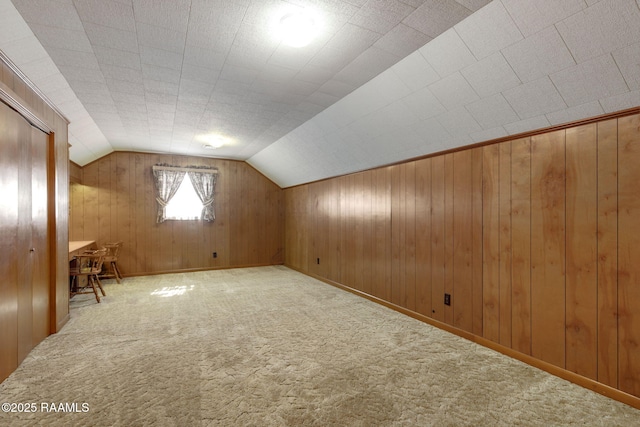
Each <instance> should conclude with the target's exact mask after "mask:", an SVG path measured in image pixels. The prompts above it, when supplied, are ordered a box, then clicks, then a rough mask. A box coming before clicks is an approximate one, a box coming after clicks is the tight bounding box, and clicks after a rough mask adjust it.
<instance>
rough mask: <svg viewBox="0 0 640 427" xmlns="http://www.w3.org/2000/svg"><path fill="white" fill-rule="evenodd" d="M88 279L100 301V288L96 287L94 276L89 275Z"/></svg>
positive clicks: (97, 299)
mask: <svg viewBox="0 0 640 427" xmlns="http://www.w3.org/2000/svg"><path fill="white" fill-rule="evenodd" d="M87 280H89V284H90V285H91V287H92V288H93V293H94V294H95V295H96V301H98V302H100V295H98V289H97V288H96V281H95V280H94V279H93V276H89V277H88V278H87Z"/></svg>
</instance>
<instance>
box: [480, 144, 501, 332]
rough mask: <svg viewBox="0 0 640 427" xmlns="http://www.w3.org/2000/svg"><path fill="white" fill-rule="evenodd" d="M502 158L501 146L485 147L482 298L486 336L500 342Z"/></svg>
mask: <svg viewBox="0 0 640 427" xmlns="http://www.w3.org/2000/svg"><path fill="white" fill-rule="evenodd" d="M499 160H500V155H499V147H498V146H497V145H490V146H487V147H484V148H483V163H482V200H483V202H482V227H483V231H482V239H483V243H482V289H483V292H482V298H483V328H482V330H483V333H484V337H485V338H487V339H489V340H491V341H495V342H499V341H500V268H499V267H500V216H499V213H500V211H499V208H500V187H499V181H498V179H499V177H500V163H499Z"/></svg>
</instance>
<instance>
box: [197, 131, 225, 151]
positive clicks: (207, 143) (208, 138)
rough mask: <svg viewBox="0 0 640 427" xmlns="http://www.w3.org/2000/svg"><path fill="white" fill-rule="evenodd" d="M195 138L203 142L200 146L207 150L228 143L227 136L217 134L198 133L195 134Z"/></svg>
mask: <svg viewBox="0 0 640 427" xmlns="http://www.w3.org/2000/svg"><path fill="white" fill-rule="evenodd" d="M196 139H197V140H198V141H200V142H203V143H204V144H203V145H202V148H206V149H209V150H215V149H216V148H220V147H222V146H223V145H228V144H229V143H230V140H229V138H226V137H224V136H222V135H217V134H207V135H198V136H196Z"/></svg>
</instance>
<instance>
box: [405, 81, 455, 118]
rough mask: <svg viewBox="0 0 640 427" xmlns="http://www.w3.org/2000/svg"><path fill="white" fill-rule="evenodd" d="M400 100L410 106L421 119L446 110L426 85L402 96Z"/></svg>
mask: <svg viewBox="0 0 640 427" xmlns="http://www.w3.org/2000/svg"><path fill="white" fill-rule="evenodd" d="M401 102H403V103H404V104H405V105H407V106H408V107H409V108H411V109H412V110H413V111H414V112H415V114H417V115H418V117H420V118H421V119H427V118H429V117H434V116H437V115H439V114H442V113H444V112H445V111H447V109H446V108H445V107H444V106H443V105H442V104H441V103H440V101H438V98H436V97H435V96H434V95H433V93H431V91H430V90H429V88H427V87H425V88H422V89H420V90H418V91H416V92H413V93H411V94H410V95H408V96H406V97H404V98H402V100H401Z"/></svg>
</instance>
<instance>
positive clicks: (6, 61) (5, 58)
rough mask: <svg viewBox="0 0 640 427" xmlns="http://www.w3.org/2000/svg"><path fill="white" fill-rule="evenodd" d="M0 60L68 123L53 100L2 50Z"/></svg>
mask: <svg viewBox="0 0 640 427" xmlns="http://www.w3.org/2000/svg"><path fill="white" fill-rule="evenodd" d="M0 61H1V62H3V63H4V64H5V65H6V66H7V67H9V69H10V70H11V71H12V72H13V74H15V75H16V77H17V78H19V79H20V80H21V81H22V82H23V83H24V84H25V85H27V87H28V88H29V89H31V90H32V91H33V92H34V93H35V94H36V95H37V96H38V97H39V98H40V99H42V101H44V103H45V104H46V105H47V106H48V107H49V108H51V109H52V110H53V111H54V112H55V113H56V114H57V115H59V116H60V117H62V119H64V121H65V122H67V124H69V123H70V122H69V119H67V117H66V116H65V115H64V114H63V113H62V111H60V110H59V109H58V107H56V105H55V104H54V103H53V102H51V100H50V99H49V98H47V96H46V95H45V94H44V93H42V91H41V90H40V89H38V87H37V86H36V85H35V84H34V83H33V82H32V81H31V80H30V79H29V77H27V76H26V75H25V74H24V73H23V72H22V71H21V70H20V68H18V66H17V65H16V64H14V63H13V61H12V60H11V59H9V57H8V56H7V55H6V54H5V53H4V52H3V51H2V50H0Z"/></svg>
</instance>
